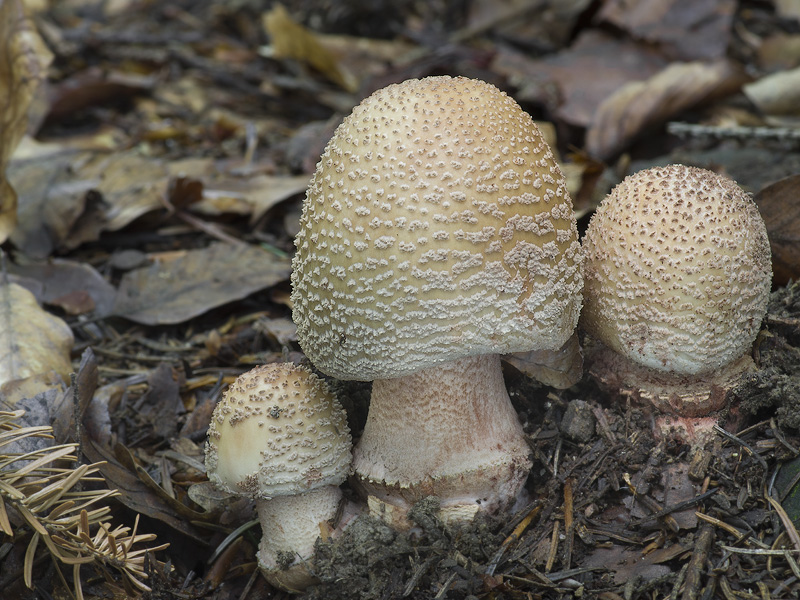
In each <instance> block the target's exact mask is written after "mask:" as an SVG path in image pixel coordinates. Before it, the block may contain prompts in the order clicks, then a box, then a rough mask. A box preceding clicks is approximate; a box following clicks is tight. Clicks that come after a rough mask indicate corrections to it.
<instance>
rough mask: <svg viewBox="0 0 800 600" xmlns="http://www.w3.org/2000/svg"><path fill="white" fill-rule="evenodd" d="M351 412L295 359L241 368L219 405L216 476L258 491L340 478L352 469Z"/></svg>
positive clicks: (294, 490) (213, 445)
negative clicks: (348, 412)
mask: <svg viewBox="0 0 800 600" xmlns="http://www.w3.org/2000/svg"><path fill="white" fill-rule="evenodd" d="M351 445H352V444H351V438H350V430H349V428H348V426H347V418H346V415H345V412H344V410H343V409H342V407H341V406H340V405H339V403H338V401H337V400H336V399H335V397H334V396H333V395H332V393H331V392H330V391H329V390H328V388H327V386H326V385H325V383H324V382H323V381H322V380H321V379H320V378H319V377H317V376H316V375H314V374H313V373H311V372H310V371H309V370H308V369H305V368H303V367H298V366H295V365H293V364H291V363H277V364H269V365H263V366H259V367H255V368H254V369H252V370H250V371H248V372H247V373H243V374H242V375H240V376H239V377H238V378H237V379H236V381H235V382H234V383H233V384H232V385H231V386H230V387H229V388H228V390H227V391H226V392H225V394H224V395H223V398H222V400H221V401H220V402H219V404H218V405H217V407H216V408H215V409H214V414H213V416H212V419H211V425H210V427H209V430H208V443H207V444H206V468H207V470H208V477H209V479H210V480H211V481H212V482H213V483H215V484H216V485H217V486H218V487H221V488H223V489H226V490H228V491H229V492H232V493H237V494H244V495H248V496H251V497H254V498H271V497H274V496H283V495H293V494H300V493H302V492H307V491H309V490H313V489H317V488H319V487H322V486H326V485H339V484H340V483H342V482H343V481H344V479H345V478H346V477H347V475H348V474H349V470H350V462H351Z"/></svg>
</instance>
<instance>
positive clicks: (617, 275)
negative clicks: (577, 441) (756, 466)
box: [581, 165, 772, 416]
mask: <svg viewBox="0 0 800 600" xmlns="http://www.w3.org/2000/svg"><path fill="white" fill-rule="evenodd" d="M584 253H585V257H586V264H585V287H584V308H583V314H582V317H581V325H582V327H583V328H584V329H586V330H587V331H588V332H589V333H591V335H592V336H593V337H594V338H595V339H597V340H599V341H600V342H602V343H603V344H604V345H605V346H607V347H609V348H611V349H612V350H614V351H615V352H617V353H618V354H619V355H621V356H623V357H625V358H627V359H629V360H630V361H633V363H635V365H637V366H636V367H635V368H636V369H639V370H641V369H642V368H646V369H652V370H655V372H656V373H661V375H657V374H652V375H651V377H652V378H653V380H654V382H655V383H654V385H655V386H656V387H659V386H660V387H661V388H662V391H661V392H658V393H655V402H656V404H657V405H658V407H659V408H660V409H665V408H669V405H670V403H671V404H672V406H673V408H677V407H676V406H675V405H676V403H679V404H682V405H687V404H692V399H691V398H687V397H686V396H684V397H683V398H673V399H672V400H670V398H669V396H670V394H671V393H670V392H667V391H665V390H666V389H667V388H668V387H669V386H668V385H667V381H668V378H669V376H670V374H674V375H678V376H683V379H682V381H683V382H684V383H689V380H688V379H687V377H688V378H689V379H691V378H695V379H696V378H700V379H703V378H705V381H706V383H705V389H706V391H705V393H704V394H699V396H698V394H697V392H696V391H695V392H692V393H693V394H695V396H696V398H695V402H694V403H695V404H696V403H697V402H700V403H701V404H702V403H703V402H708V400H709V393H710V392H709V386H710V385H711V384H712V383H713V382H714V375H715V373H719V374H720V376H721V377H723V379H724V381H723V379H720V381H719V383H720V384H724V385H729V383H730V381H732V380H733V379H732V377H733V374H732V373H731V372H730V369H728V366H730V365H732V364H734V363H736V362H737V361H739V359H740V358H741V357H743V356H744V355H746V354H747V353H748V351H749V350H750V348H751V346H752V344H753V341H754V340H755V338H756V335H757V334H758V331H759V328H760V326H761V321H762V319H763V317H764V314H765V313H766V307H767V300H768V296H769V291H770V284H771V277H772V268H771V261H770V247H769V241H768V239H767V231H766V227H765V225H764V221H763V219H762V218H761V215H760V214H759V212H758V208H757V207H756V205H755V203H754V202H753V201H752V199H751V198H750V197H749V196H748V195H747V194H746V193H745V192H744V190H742V189H741V188H740V187H739V186H738V185H737V184H736V183H735V182H734V181H732V180H730V179H728V178H726V177H723V176H721V175H717V174H716V173H713V172H711V171H707V170H704V169H699V168H694V167H687V166H683V165H669V166H666V167H654V168H651V169H647V170H644V171H640V172H638V173H635V174H633V175H631V176H629V177H627V178H626V179H625V180H624V181H623V182H622V183H620V184H619V185H618V186H617V187H616V188H614V190H613V191H612V192H611V193H610V194H609V195H608V196H607V197H606V198H605V199H604V200H603V202H602V203H601V205H600V207H599V208H598V209H597V211H596V212H595V214H594V215H593V217H592V220H591V222H590V224H589V227H588V229H587V232H586V236H585V239H584ZM745 362H746V361H745ZM750 362H752V361H750ZM742 364H744V363H742ZM614 369H617V370H619V369H620V367H619V365H616V366H615V367H614ZM737 369H739V367H737ZM623 378H624V377H623ZM714 385H715V386H717V387H719V385H718V384H717V383H714ZM643 391H644V392H645V395H647V393H648V391H647V390H643ZM649 393H650V396H651V399H653V398H652V396H653V393H652V391H651V392H649ZM679 395H680V394H679ZM712 395H713V394H712ZM717 396H718V397H720V398H721V397H723V396H724V394H723V395H722V396H720V395H719V394H717ZM718 404H719V403H718V402H714V401H712V402H711V403H710V404H709V405H708V406H707V407H706V408H701V409H698V408H697V407H696V406H695V407H689V406H684V408H683V409H682V410H684V411H688V412H690V413H695V414H693V415H692V416H698V413H702V412H707V410H706V409H708V410H714V409H717V408H720V406H718ZM676 412H681V411H680V410H676Z"/></svg>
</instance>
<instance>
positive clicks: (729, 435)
mask: <svg viewBox="0 0 800 600" xmlns="http://www.w3.org/2000/svg"><path fill="white" fill-rule="evenodd" d="M714 431H716V432H717V433H719V434H722V435H723V436H725V437H726V438H728V439H729V440H731V441H732V442H735V443H737V444H739V445H740V446H742V447H743V448H747V450H748V451H749V452H750V454H752V455H753V458H755V459H756V460H757V461H758V464H760V465H761V466H762V467H764V472H765V473H766V472H767V471H769V465H767V461H766V460H764V457H763V456H761V455H760V454H759V453H758V452H756V451H755V449H754V448H753V447H752V446H751V445H750V444H748V443H747V442H745V441H744V440H743V439H742V438H740V437H737V436H735V435H733V434H732V433H731V432H730V431H726V430H724V429H723V428H722V427H720V426H719V425H717V424H716V423H714Z"/></svg>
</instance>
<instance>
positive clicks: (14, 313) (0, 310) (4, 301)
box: [0, 283, 74, 384]
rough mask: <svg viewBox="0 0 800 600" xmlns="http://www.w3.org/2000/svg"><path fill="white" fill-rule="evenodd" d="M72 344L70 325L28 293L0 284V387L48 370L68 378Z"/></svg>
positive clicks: (12, 284) (6, 284)
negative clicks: (48, 310) (45, 309)
mask: <svg viewBox="0 0 800 600" xmlns="http://www.w3.org/2000/svg"><path fill="white" fill-rule="evenodd" d="M73 342H74V338H73V335H72V330H71V329H70V328H69V326H68V325H67V324H66V323H64V321H62V320H61V319H59V318H58V317H55V316H53V315H51V314H50V313H48V312H45V311H44V310H42V309H41V307H40V306H39V305H38V304H37V302H36V298H34V296H33V294H31V293H30V292H29V291H28V290H26V289H25V288H23V287H22V286H20V285H17V284H15V283H2V284H0V384H2V383H5V382H7V381H12V380H14V379H23V378H25V377H29V376H31V375H37V374H40V373H46V372H48V371H55V372H56V373H58V374H60V375H61V376H62V377H64V378H65V379H66V378H67V376H68V375H69V373H70V371H71V370H72V365H71V363H70V356H69V353H70V350H71V349H72V344H73Z"/></svg>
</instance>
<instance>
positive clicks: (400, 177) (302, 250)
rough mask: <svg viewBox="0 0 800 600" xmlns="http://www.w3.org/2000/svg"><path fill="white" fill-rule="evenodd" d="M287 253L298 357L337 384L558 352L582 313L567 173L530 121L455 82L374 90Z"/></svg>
mask: <svg viewBox="0 0 800 600" xmlns="http://www.w3.org/2000/svg"><path fill="white" fill-rule="evenodd" d="M300 225H301V228H300V232H299V233H298V235H297V238H296V240H295V244H296V246H297V253H296V255H295V257H294V261H293V273H292V286H293V290H292V300H293V306H294V310H293V319H294V321H295V323H296V324H297V330H298V331H297V335H298V340H299V342H300V345H301V346H302V348H303V351H304V352H305V354H306V355H307V356H308V357H309V358H310V359H311V361H312V362H313V363H314V364H315V365H316V366H317V367H318V368H319V369H320V370H322V371H324V372H325V373H328V374H329V375H332V376H334V377H337V378H339V379H357V380H372V379H383V378H391V377H399V376H403V375H407V374H410V373H414V372H416V371H418V370H420V369H423V368H428V367H431V366H433V365H436V364H439V363H442V362H447V361H453V360H456V359H458V358H462V357H466V356H471V355H477V354H498V353H508V352H518V351H519V352H522V351H529V350H535V349H545V348H558V347H560V346H561V345H562V344H564V343H565V342H566V340H567V339H568V338H569V336H570V335H571V333H572V332H573V330H574V328H575V326H576V324H577V319H578V315H579V312H580V306H581V294H580V291H581V286H582V275H581V250H580V243H579V241H578V234H577V228H576V224H575V217H574V215H573V209H572V201H571V200H570V197H569V194H568V192H567V188H566V184H565V180H564V176H563V175H562V173H561V170H560V169H559V167H558V165H557V164H556V162H555V160H554V158H553V154H552V152H551V151H550V148H549V146H548V145H547V143H546V142H545V140H544V139H543V137H542V135H541V133H540V132H539V130H538V128H537V127H536V125H535V124H534V122H533V120H532V119H531V117H530V116H529V115H528V114H527V113H525V112H524V111H523V110H522V109H521V108H520V107H519V105H518V104H517V103H516V102H514V100H512V99H511V98H510V97H508V96H507V95H506V94H505V93H503V92H501V91H500V90H498V89H497V88H496V87H494V86H492V85H490V84H488V83H484V82H482V81H477V80H471V79H466V78H461V77H457V78H451V77H429V78H426V79H412V80H408V81H405V82H403V83H400V84H395V85H390V86H388V87H386V88H384V89H381V90H378V91H377V92H375V93H374V94H372V95H371V96H369V97H368V98H366V99H365V100H364V101H363V102H362V103H361V104H359V105H358V106H357V107H355V109H353V112H352V113H351V114H350V115H349V116H348V117H346V118H345V120H344V122H343V123H342V124H341V125H340V126H339V128H338V129H337V130H336V132H335V134H334V135H333V138H332V139H331V141H330V142H329V143H328V145H327V147H326V149H325V152H324V154H323V155H322V158H321V159H320V162H319V163H318V165H317V170H316V173H315V174H314V177H313V178H312V180H311V183H310V185H309V188H308V193H307V196H306V200H305V203H304V205H303V214H302V217H301V222H300Z"/></svg>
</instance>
